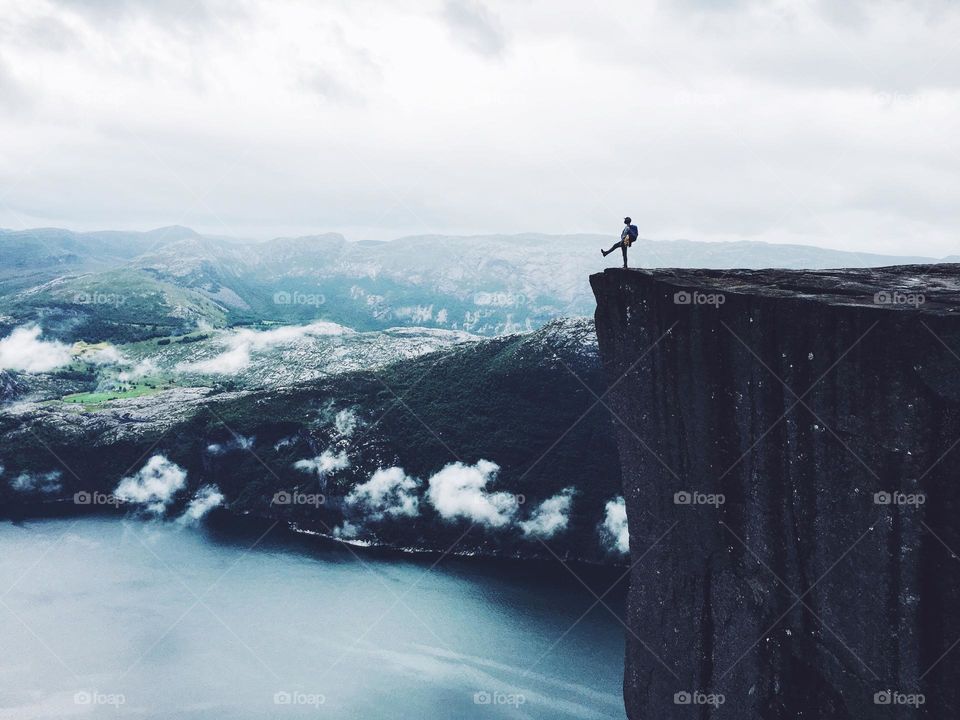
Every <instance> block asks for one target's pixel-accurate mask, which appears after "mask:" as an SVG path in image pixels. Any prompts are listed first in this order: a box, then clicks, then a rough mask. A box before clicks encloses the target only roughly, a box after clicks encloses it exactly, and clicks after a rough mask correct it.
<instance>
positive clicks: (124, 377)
mask: <svg viewBox="0 0 960 720" xmlns="http://www.w3.org/2000/svg"><path fill="white" fill-rule="evenodd" d="M157 369H158V368H157V364H156V363H155V362H154V361H153V359H152V358H144V359H143V360H141V361H140V362H138V363H137V364H136V365H134V366H133V367H132V368H130V369H129V370H124V371H123V372H121V373H120V374H119V375H118V376H117V377H118V378H119V379H120V380H121V381H122V382H133V381H134V380H139V379H141V378H143V377H146V376H147V375H153V374H154V373H156V372H157Z"/></svg>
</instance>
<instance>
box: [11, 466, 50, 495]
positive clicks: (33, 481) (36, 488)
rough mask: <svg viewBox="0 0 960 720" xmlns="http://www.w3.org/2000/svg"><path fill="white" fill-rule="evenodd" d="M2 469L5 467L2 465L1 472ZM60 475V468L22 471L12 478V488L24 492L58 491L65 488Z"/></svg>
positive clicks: (45, 492)
mask: <svg viewBox="0 0 960 720" xmlns="http://www.w3.org/2000/svg"><path fill="white" fill-rule="evenodd" d="M2 471H3V468H2V466H0V472H2ZM60 475H61V473H60V471H59V470H53V471H51V472H48V473H37V474H33V473H29V472H22V473H20V474H19V475H17V477H15V478H11V480H10V488H11V489H13V490H15V491H16V492H22V493H43V494H49V493H57V492H60V491H61V490H63V483H61V482H60Z"/></svg>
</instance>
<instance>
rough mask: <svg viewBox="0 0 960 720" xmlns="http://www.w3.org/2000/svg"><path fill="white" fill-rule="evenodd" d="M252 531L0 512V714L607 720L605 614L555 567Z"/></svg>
mask: <svg viewBox="0 0 960 720" xmlns="http://www.w3.org/2000/svg"><path fill="white" fill-rule="evenodd" d="M261 532H262V530H261V529H259V528H258V529H257V531H256V532H251V531H249V530H245V531H238V530H229V531H228V530H224V529H219V530H211V529H198V528H182V527H180V526H177V525H175V524H171V523H166V524H160V523H146V522H140V521H132V520H130V521H127V520H121V519H117V518H83V519H80V520H63V519H58V520H40V521H28V522H25V523H21V524H13V523H10V522H0V718H24V719H32V718H63V717H78V718H114V719H116V718H164V719H165V720H166V719H174V718H187V719H194V718H195V719H199V718H225V719H229V720H233V719H243V718H280V719H282V718H288V717H289V718H302V717H311V718H330V719H336V720H340V719H344V720H345V719H347V718H349V719H350V720H375V719H377V718H411V719H417V720H427V719H432V718H444V719H446V718H505V717H510V718H619V719H622V718H623V717H624V712H623V706H622V700H621V695H620V687H621V681H622V668H623V646H624V639H623V636H624V630H623V626H622V625H621V624H620V622H619V621H618V620H617V618H615V617H614V616H613V615H612V614H611V613H610V612H609V611H608V610H607V609H606V608H604V607H603V606H602V605H596V606H595V607H593V608H592V609H591V606H592V605H594V603H595V598H594V596H593V595H591V594H590V592H589V591H588V590H587V589H586V588H585V587H584V585H583V584H581V582H580V581H579V580H577V579H576V578H574V577H573V576H572V575H571V574H570V573H569V572H568V571H567V570H565V569H564V568H563V567H561V566H546V565H535V564H521V563H511V562H493V561H483V560H473V559H447V560H444V561H443V562H441V563H440V564H438V565H437V566H436V567H434V568H433V569H430V566H431V564H432V563H433V562H434V561H435V559H436V558H435V557H432V556H424V557H409V556H401V555H396V554H386V553H382V552H369V551H367V552H358V553H356V554H355V553H353V552H350V551H347V550H345V549H343V548H342V547H333V546H329V545H327V544H324V543H318V542H316V541H307V540H300V539H296V538H291V537H290V536H289V535H286V534H283V533H280V532H279V531H278V530H276V529H275V530H273V531H272V532H270V533H268V535H267V536H266V537H264V538H263V539H262V540H260V542H258V543H257V544H256V545H255V546H254V547H252V548H251V546H253V545H254V543H255V542H256V541H257V539H258V537H259V536H260V534H261ZM574 569H575V570H576V572H577V573H578V574H579V575H581V576H582V577H583V579H584V580H585V581H586V582H587V584H589V585H590V586H591V587H592V588H593V590H594V591H595V592H596V593H597V594H602V593H603V592H604V591H605V590H606V589H607V587H609V585H610V584H611V583H612V582H613V580H614V579H615V578H616V576H617V575H618V574H619V573H616V572H612V571H609V570H598V569H589V568H583V567H576V568H574ZM604 602H605V603H607V604H608V605H610V607H611V608H614V609H616V610H617V611H618V612H619V611H621V610H622V604H623V589H622V588H620V587H618V588H616V589H615V590H614V591H613V592H611V593H610V594H609V595H608V596H606V598H604Z"/></svg>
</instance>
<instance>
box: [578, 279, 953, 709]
mask: <svg viewBox="0 0 960 720" xmlns="http://www.w3.org/2000/svg"><path fill="white" fill-rule="evenodd" d="M590 281H591V284H592V286H593V290H594V293H595V295H596V298H597V311H596V327H597V335H598V337H599V341H600V351H601V356H602V358H603V363H604V366H605V372H606V378H607V382H608V388H609V389H608V395H606V396H605V398H604V402H605V403H606V404H607V405H608V406H609V409H610V410H611V412H612V414H613V416H614V418H615V420H616V424H617V426H618V443H619V453H620V460H621V466H622V472H623V482H624V496H625V498H626V504H627V511H628V519H629V525H630V535H631V555H632V562H633V565H632V571H631V573H632V576H631V590H630V596H629V602H628V625H629V632H628V635H627V662H626V673H625V687H624V692H625V699H626V704H627V711H628V714H629V716H630V718H644V719H647V718H658V719H661V718H674V717H677V718H681V717H682V718H690V717H699V718H731V719H732V718H736V719H737V720H743V719H745V718H763V719H764V720H769V719H770V718H807V719H812V718H832V719H834V720H836V719H839V718H857V719H859V718H885V717H891V718H893V717H898V718H899V717H918V716H920V717H936V718H946V717H960V682H958V681H960V612H958V608H960V604H958V601H960V560H958V557H957V556H956V555H955V554H954V553H955V552H960V521H958V511H960V485H958V482H960V472H958V471H960V266H958V265H933V266H919V265H917V266H901V267H889V268H877V269H865V270H835V271H816V272H804V271H780V270H768V271H763V270H761V271H746V270H735V271H708V270H654V271H643V270H629V271H624V270H619V269H618V270H607V271H606V272H604V273H600V274H596V275H593V276H592V277H591V278H590ZM691 706H693V707H691Z"/></svg>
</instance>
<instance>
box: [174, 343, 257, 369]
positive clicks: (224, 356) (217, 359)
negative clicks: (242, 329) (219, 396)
mask: <svg viewBox="0 0 960 720" xmlns="http://www.w3.org/2000/svg"><path fill="white" fill-rule="evenodd" d="M249 364H250V347H249V345H238V346H237V347H235V348H232V349H230V350H227V351H226V352H223V353H220V354H219V355H216V356H214V357H212V358H209V359H207V360H198V361H197V362H192V363H182V364H180V365H178V366H177V369H178V370H183V371H184V372H196V373H203V374H209V375H236V374H237V373H238V372H240V371H241V370H243V369H244V368H246V367H247V366H248V365H249Z"/></svg>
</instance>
